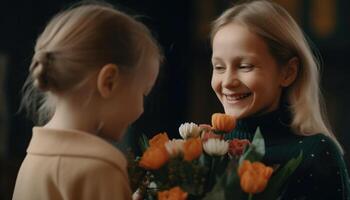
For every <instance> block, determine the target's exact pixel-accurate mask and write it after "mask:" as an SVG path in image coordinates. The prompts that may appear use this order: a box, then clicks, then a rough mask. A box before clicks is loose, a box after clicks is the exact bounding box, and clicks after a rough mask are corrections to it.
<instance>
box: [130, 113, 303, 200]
mask: <svg viewBox="0 0 350 200" xmlns="http://www.w3.org/2000/svg"><path fill="white" fill-rule="evenodd" d="M235 124H236V120H235V118H233V117H232V116H229V115H225V114H221V113H215V114H213V115H212V124H211V125H199V126H198V125H196V124H195V123H184V124H182V125H181V126H180V127H179V133H180V135H181V137H182V139H172V140H170V139H169V138H168V136H167V133H160V134H157V135H155V136H154V137H153V138H152V139H150V140H148V139H147V138H146V137H145V136H142V139H141V142H140V144H141V147H142V149H143V151H144V152H143V155H142V156H141V157H136V158H134V157H133V156H129V167H128V170H129V177H130V182H131V188H132V190H133V192H134V195H133V199H147V200H152V199H159V200H166V199H169V200H170V199H171V200H183V199H205V200H214V199H215V200H226V199H230V200H235V199H252V198H254V199H278V197H279V196H280V194H281V192H282V191H283V186H284V183H285V182H286V179H287V178H288V177H289V176H290V175H291V174H292V173H293V172H294V170H295V169H296V168H297V166H298V165H299V164H300V162H301V160H302V153H300V154H299V156H298V157H297V158H294V159H291V160H290V161H289V162H288V163H287V164H285V165H284V166H283V167H281V166H274V167H271V166H265V164H263V163H262V162H260V161H261V160H262V158H263V156H264V154H265V142H264V138H263V137H262V134H261V132H260V130H259V128H258V129H257V130H256V133H255V136H254V138H253V140H252V142H249V141H248V140H239V139H232V140H225V134H227V133H230V132H232V131H233V129H234V128H235Z"/></svg>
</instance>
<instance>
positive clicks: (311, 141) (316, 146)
mask: <svg viewBox="0 0 350 200" xmlns="http://www.w3.org/2000/svg"><path fill="white" fill-rule="evenodd" d="M302 141H303V143H304V145H305V146H307V147H308V148H309V149H310V151H311V152H312V153H314V154H324V155H325V156H330V155H331V156H333V157H334V156H335V157H343V155H342V152H341V150H340V147H339V146H338V145H337V144H336V142H335V140H334V139H332V138H330V137H329V136H327V135H325V134H321V133H318V134H315V135H311V136H303V137H302Z"/></svg>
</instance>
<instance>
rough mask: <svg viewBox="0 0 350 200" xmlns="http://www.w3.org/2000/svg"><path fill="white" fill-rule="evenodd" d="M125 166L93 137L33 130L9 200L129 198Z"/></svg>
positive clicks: (112, 150)
mask: <svg viewBox="0 0 350 200" xmlns="http://www.w3.org/2000/svg"><path fill="white" fill-rule="evenodd" d="M126 167H127V162H126V160H125V158H124V156H123V154H122V153H120V151H118V150H117V149H116V148H115V147H113V146H112V145H111V144H109V143H108V142H106V141H104V140H102V139H100V138H98V137H96V136H94V135H91V134H88V133H84V132H79V131H71V130H69V131H68V130H53V129H46V128H39V127H34V128H33V137H32V139H31V141H30V144H29V147H28V149H27V156H26V158H25V159H24V161H23V163H22V166H21V168H20V170H19V173H18V176H17V181H16V186H15V190H14V194H13V199H14V200H61V199H64V200H80V199H82V200H83V199H84V200H89V199H91V200H99V199H102V200H105V199H108V200H124V199H131V192H130V188H129V184H128V176H127V171H126Z"/></svg>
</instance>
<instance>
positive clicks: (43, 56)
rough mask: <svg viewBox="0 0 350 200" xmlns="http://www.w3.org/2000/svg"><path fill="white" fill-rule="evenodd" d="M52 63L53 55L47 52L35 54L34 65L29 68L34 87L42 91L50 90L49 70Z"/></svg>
mask: <svg viewBox="0 0 350 200" xmlns="http://www.w3.org/2000/svg"><path fill="white" fill-rule="evenodd" d="M51 61H52V53H50V52H47V51H37V52H35V54H34V56H33V60H32V64H31V66H30V68H29V71H30V73H31V76H32V78H33V85H34V86H35V87H36V88H39V89H40V90H42V91H48V90H49V89H50V81H49V76H48V70H49V68H50V65H51Z"/></svg>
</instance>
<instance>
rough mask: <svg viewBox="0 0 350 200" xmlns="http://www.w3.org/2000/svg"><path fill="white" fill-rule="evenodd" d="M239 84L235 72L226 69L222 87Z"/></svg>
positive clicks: (231, 86)
mask: <svg viewBox="0 0 350 200" xmlns="http://www.w3.org/2000/svg"><path fill="white" fill-rule="evenodd" d="M240 84H241V81H240V80H239V77H238V75H237V73H235V72H233V71H227V72H226V73H225V76H224V79H223V81H222V87H225V88H236V87H238V86H239V85H240Z"/></svg>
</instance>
